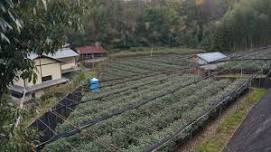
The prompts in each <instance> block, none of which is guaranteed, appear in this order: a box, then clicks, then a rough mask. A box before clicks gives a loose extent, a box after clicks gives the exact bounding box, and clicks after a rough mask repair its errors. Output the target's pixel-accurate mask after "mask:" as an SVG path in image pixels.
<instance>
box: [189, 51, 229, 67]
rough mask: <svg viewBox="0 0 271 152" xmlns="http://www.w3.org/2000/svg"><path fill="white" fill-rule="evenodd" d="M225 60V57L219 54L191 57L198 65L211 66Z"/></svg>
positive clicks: (203, 54)
mask: <svg viewBox="0 0 271 152" xmlns="http://www.w3.org/2000/svg"><path fill="white" fill-rule="evenodd" d="M226 58H227V56H226V55H224V54H223V53H221V52H210V53H200V54H196V55H195V56H194V57H193V59H194V60H195V61H196V62H197V63H198V64H200V65H206V64H211V63H214V62H217V61H220V60H223V59H226Z"/></svg>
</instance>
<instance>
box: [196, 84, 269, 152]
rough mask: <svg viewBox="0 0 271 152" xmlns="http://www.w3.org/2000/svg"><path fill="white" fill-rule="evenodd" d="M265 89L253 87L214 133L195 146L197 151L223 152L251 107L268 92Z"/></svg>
mask: <svg viewBox="0 0 271 152" xmlns="http://www.w3.org/2000/svg"><path fill="white" fill-rule="evenodd" d="M266 92H267V90H265V89H252V90H251V91H250V93H249V94H248V95H247V96H246V97H245V98H243V99H242V100H241V101H240V105H239V106H238V107H237V108H236V109H235V110H234V111H233V112H230V113H229V114H228V115H227V116H225V118H224V119H223V120H222V121H221V122H219V123H220V124H219V126H218V128H216V129H215V131H214V134H212V135H211V136H208V137H206V138H205V139H203V141H202V142H201V143H200V144H199V145H197V146H196V147H195V148H194V151H195V152H221V151H223V149H224V147H225V146H226V144H227V143H228V141H229V140H230V138H231V137H232V135H233V134H234V132H235V131H236V130H237V129H238V127H239V126H240V124H241V123H242V121H243V120H244V119H245V118H246V116H247V114H248V113H249V111H250V109H251V108H252V107H253V105H255V104H256V103H257V102H259V101H260V99H261V98H262V97H263V96H264V95H265V94H266Z"/></svg>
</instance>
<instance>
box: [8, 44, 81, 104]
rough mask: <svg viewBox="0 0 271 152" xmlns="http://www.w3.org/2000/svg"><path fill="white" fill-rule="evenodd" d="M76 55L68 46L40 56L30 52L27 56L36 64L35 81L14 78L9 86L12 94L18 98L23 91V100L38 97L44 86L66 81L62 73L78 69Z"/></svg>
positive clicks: (47, 86)
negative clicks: (12, 83)
mask: <svg viewBox="0 0 271 152" xmlns="http://www.w3.org/2000/svg"><path fill="white" fill-rule="evenodd" d="M78 56H79V54H78V53H76V52H75V51H73V50H71V49H69V48H64V49H59V50H58V51H57V52H56V53H55V54H47V55H41V56H39V55H37V54H34V53H32V54H30V55H29V56H28V58H29V59H31V60H32V61H33V62H34V64H35V66H36V75H37V79H36V82H35V83H34V82H33V81H31V82H28V81H27V80H23V79H19V80H14V85H13V86H12V87H11V88H10V90H11V92H12V96H13V97H15V98H17V99H20V98H21V97H22V96H23V94H24V93H25V94H26V98H25V100H29V99H31V98H32V97H40V96H41V95H42V94H43V92H44V89H46V88H49V87H52V86H55V85H59V84H63V83H66V82H67V81H68V79H66V78H64V77H62V75H63V74H64V73H67V72H71V71H74V70H77V69H78V66H77V62H76V61H77V57H78Z"/></svg>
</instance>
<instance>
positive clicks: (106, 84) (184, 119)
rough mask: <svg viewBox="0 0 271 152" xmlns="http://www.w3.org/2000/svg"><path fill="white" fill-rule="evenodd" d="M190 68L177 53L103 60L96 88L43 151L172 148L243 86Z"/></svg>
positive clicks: (138, 151) (242, 82) (243, 81)
mask: <svg viewBox="0 0 271 152" xmlns="http://www.w3.org/2000/svg"><path fill="white" fill-rule="evenodd" d="M195 66H196V65H195V64H194V63H192V62H191V56H181V55H179V56H178V55H166V56H157V57H141V58H132V59H125V60H119V61H111V62H109V63H107V64H106V65H105V67H106V68H105V70H104V72H103V74H102V75H101V78H102V80H103V81H102V83H101V88H100V92H98V93H92V92H88V91H86V92H85V93H84V97H83V98H82V100H81V102H80V104H79V105H78V106H77V107H76V109H75V110H73V109H71V110H72V111H73V112H72V113H71V115H70V116H69V117H68V118H67V120H66V121H65V122H64V123H63V124H61V125H59V126H58V127H57V129H56V134H57V136H58V137H57V139H58V140H56V141H54V142H51V143H50V144H47V145H46V146H45V148H44V151H52V152H55V151H74V152H75V151H81V152H84V151H86V152H87V151H93V152H97V151H99V152H100V151H105V152H107V151H108V152H111V151H127V152H133V151H134V152H141V151H152V150H154V149H156V150H159V151H168V150H172V148H174V145H175V144H177V142H176V141H177V140H180V139H185V138H187V137H189V136H191V135H192V134H193V132H194V131H195V130H196V129H197V128H198V127H202V126H204V123H205V122H206V120H207V119H209V117H212V116H214V113H215V111H216V110H218V109H219V108H223V106H221V105H223V104H228V102H230V101H231V100H232V99H234V98H235V97H236V94H237V92H242V89H244V88H245V87H246V85H247V84H248V81H247V80H246V79H239V80H216V79H214V78H213V77H212V76H208V77H200V76H198V75H193V74H191V71H192V69H193V67H195ZM240 89H241V91H240ZM233 94H234V95H233ZM194 122H196V123H194ZM192 123H193V125H191V124H192Z"/></svg>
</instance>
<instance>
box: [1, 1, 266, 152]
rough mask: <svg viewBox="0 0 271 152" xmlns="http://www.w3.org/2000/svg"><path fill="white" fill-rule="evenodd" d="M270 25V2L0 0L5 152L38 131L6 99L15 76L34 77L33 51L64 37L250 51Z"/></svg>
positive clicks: (51, 47) (109, 44) (50, 49)
mask: <svg viewBox="0 0 271 152" xmlns="http://www.w3.org/2000/svg"><path fill="white" fill-rule="evenodd" d="M270 25H271V1H270V0H1V1H0V141H1V146H0V151H28V150H29V148H31V146H33V145H31V144H30V143H31V142H32V141H33V140H34V139H32V138H34V137H32V136H31V135H33V134H34V133H32V132H27V131H26V130H25V129H24V128H20V126H19V125H18V124H19V122H20V121H21V120H22V119H23V118H22V117H23V114H24V113H26V110H25V109H23V108H18V107H17V106H16V105H15V104H12V102H10V100H11V99H10V96H9V94H10V92H9V87H10V86H11V85H12V83H13V80H15V79H18V78H23V79H25V80H29V81H31V80H35V79H36V78H35V77H36V75H35V65H34V64H33V62H32V61H31V60H30V59H28V58H27V57H28V55H29V54H30V53H36V54H38V55H42V54H43V53H54V52H55V51H56V50H57V49H59V48H61V47H63V45H64V44H66V43H67V42H68V43H69V44H71V47H74V48H75V47H78V46H84V45H92V44H94V43H95V42H101V44H102V45H103V46H104V47H105V48H106V49H107V50H110V51H111V50H119V49H123V50H126V49H130V48H133V47H135V48H136V49H137V48H139V47H149V48H155V47H163V48H165V50H166V51H169V50H170V47H171V48H173V49H174V48H176V47H178V48H185V49H186V50H188V49H187V48H192V49H204V50H207V51H214V50H218V51H223V52H224V51H232V52H233V51H239V50H245V51H246V50H249V49H251V48H258V47H262V46H267V45H269V44H270V43H271V26H270ZM167 53H168V52H167ZM165 60H166V61H167V62H168V60H170V61H171V60H172V59H165ZM141 62H144V64H146V62H147V61H141ZM159 62H160V60H159ZM136 63H137V62H136ZM147 63H148V62H147ZM133 64H134V63H133ZM167 64H170V63H167ZM146 65H148V67H150V68H154V69H158V70H159V68H161V66H157V67H153V66H151V65H154V63H153V64H146ZM163 65H164V64H163ZM253 66H254V65H253ZM120 67H121V66H118V68H120ZM170 67H172V65H170ZM254 67H255V66H254ZM230 68H231V67H230ZM136 69H137V70H142V69H141V68H140V67H139V68H136ZM233 70H234V69H233ZM116 71H118V70H116ZM118 74H120V73H118ZM110 76H111V75H110ZM20 106H21V105H20ZM30 136H31V137H30Z"/></svg>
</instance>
